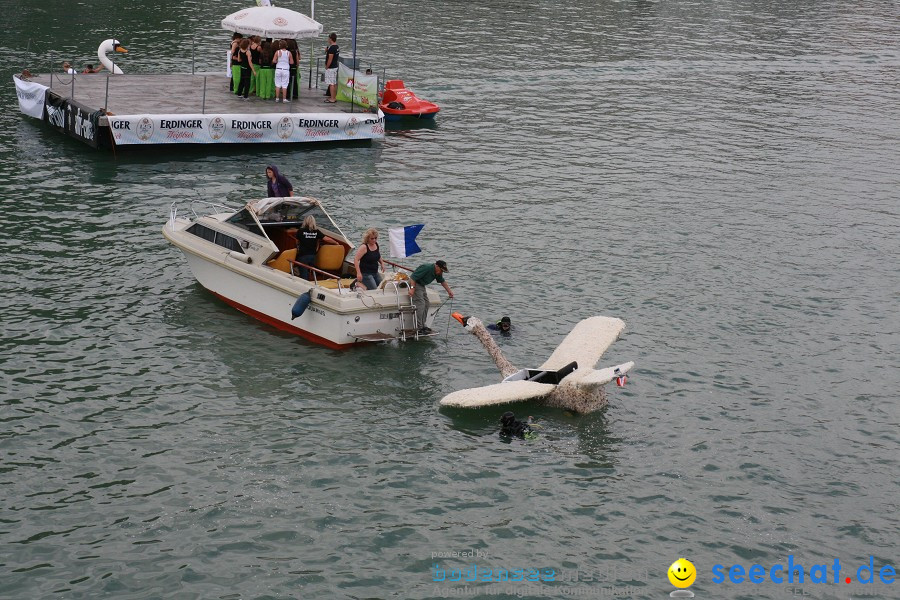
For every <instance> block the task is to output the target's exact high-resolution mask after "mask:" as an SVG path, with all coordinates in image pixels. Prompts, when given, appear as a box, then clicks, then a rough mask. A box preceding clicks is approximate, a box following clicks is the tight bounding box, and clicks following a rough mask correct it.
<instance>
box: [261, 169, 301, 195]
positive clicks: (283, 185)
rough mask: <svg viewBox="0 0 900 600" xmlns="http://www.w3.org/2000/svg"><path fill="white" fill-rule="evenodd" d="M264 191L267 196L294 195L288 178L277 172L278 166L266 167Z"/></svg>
mask: <svg viewBox="0 0 900 600" xmlns="http://www.w3.org/2000/svg"><path fill="white" fill-rule="evenodd" d="M266 180H267V181H266V191H267V192H268V197H269V198H290V197H292V196H293V195H294V186H292V185H291V182H290V180H289V179H288V178H287V177H285V176H284V175H282V174H281V173H279V172H278V167H276V166H275V165H269V166H268V167H266Z"/></svg>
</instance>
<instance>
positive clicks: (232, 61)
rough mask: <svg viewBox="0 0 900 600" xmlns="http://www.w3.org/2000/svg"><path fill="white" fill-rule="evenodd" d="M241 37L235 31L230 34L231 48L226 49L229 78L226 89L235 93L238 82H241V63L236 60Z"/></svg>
mask: <svg viewBox="0 0 900 600" xmlns="http://www.w3.org/2000/svg"><path fill="white" fill-rule="evenodd" d="M243 37H244V36H243V35H241V34H240V33H235V34H234V35H233V36H231V50H229V51H228V72H229V75H228V76H229V77H230V78H231V79H230V80H229V82H228V89H230V90H231V91H232V93H234V94H237V89H238V84H239V83H240V82H241V65H240V63H239V62H238V52H239V51H240V49H241V48H240V45H241V39H243Z"/></svg>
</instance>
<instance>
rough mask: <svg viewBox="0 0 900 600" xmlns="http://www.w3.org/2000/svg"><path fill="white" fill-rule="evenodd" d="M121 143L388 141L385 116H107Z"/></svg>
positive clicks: (358, 114) (378, 114) (117, 142)
mask: <svg viewBox="0 0 900 600" xmlns="http://www.w3.org/2000/svg"><path fill="white" fill-rule="evenodd" d="M107 118H108V119H109V127H110V130H111V131H112V136H113V139H114V140H115V143H116V144H247V143H280V142H327V141H337V140H373V139H383V138H384V114H383V113H382V112H381V111H378V113H377V114H374V113H356V114H353V113H313V114H266V115H256V114H239V115H210V114H189V115H152V116H151V115H125V116H119V115H116V116H112V115H110V116H108V117H107Z"/></svg>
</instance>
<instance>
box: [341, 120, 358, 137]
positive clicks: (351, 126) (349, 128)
mask: <svg viewBox="0 0 900 600" xmlns="http://www.w3.org/2000/svg"><path fill="white" fill-rule="evenodd" d="M358 131H359V119H357V118H356V117H350V120H348V121H347V124H346V125H344V133H346V134H347V135H348V136H350V137H353V136H354V135H356V133H357V132H358Z"/></svg>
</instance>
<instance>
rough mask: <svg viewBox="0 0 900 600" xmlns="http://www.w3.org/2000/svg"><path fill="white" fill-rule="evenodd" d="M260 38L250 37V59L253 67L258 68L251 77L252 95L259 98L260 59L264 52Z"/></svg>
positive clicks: (256, 36)
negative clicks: (257, 81)
mask: <svg viewBox="0 0 900 600" xmlns="http://www.w3.org/2000/svg"><path fill="white" fill-rule="evenodd" d="M259 42H260V37H259V36H258V35H254V36H250V57H251V59H252V60H253V66H254V67H256V73H254V74H253V76H252V77H250V93H251V94H256V95H257V97H258V96H259V89H258V88H257V83H256V78H257V75H258V73H259V67H260V66H261V64H260V62H259V59H260V51H261V50H262V49H261V47H260V45H259Z"/></svg>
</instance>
